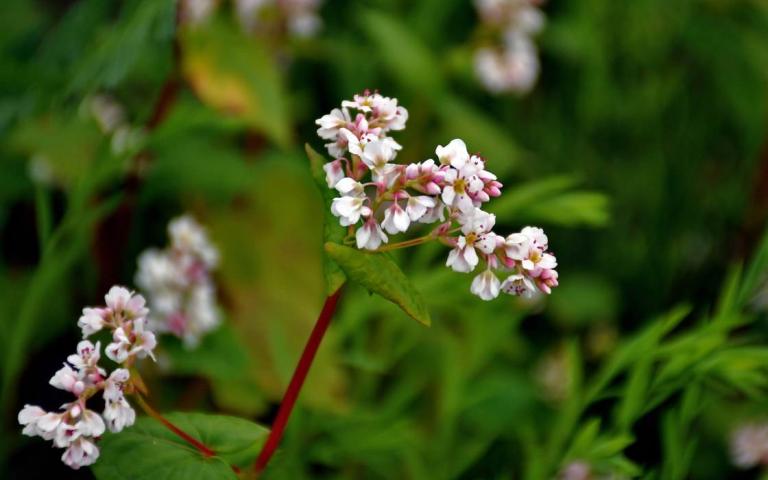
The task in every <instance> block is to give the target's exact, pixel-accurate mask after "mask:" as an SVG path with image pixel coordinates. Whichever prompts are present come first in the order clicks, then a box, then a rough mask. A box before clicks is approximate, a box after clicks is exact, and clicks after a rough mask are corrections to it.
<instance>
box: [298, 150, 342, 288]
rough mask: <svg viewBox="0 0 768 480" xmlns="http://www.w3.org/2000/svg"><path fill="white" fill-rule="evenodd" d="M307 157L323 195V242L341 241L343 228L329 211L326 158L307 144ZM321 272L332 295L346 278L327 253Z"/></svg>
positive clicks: (329, 199)
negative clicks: (324, 167) (325, 168)
mask: <svg viewBox="0 0 768 480" xmlns="http://www.w3.org/2000/svg"><path fill="white" fill-rule="evenodd" d="M304 148H305V150H306V151H307V156H308V157H309V168H310V170H311V171H312V178H313V179H314V180H315V183H316V184H317V186H318V188H319V189H320V192H321V194H322V195H323V205H324V208H323V211H324V212H325V213H324V217H323V239H324V241H325V242H334V243H341V242H342V241H343V240H344V235H345V232H344V228H343V227H342V226H341V225H339V222H338V220H336V217H334V216H333V214H332V213H331V202H332V201H333V197H334V195H333V191H332V190H331V189H330V188H328V184H327V183H326V181H325V171H324V170H323V165H324V164H325V163H326V161H327V160H326V158H325V157H324V156H322V155H320V154H319V153H317V152H316V151H315V150H314V149H313V148H312V147H311V146H310V145H309V144H306V145H305V146H304ZM323 273H324V275H325V284H326V287H325V288H326V292H327V294H328V295H332V294H333V293H334V292H336V290H338V289H339V287H341V286H342V285H343V284H344V282H345V281H346V280H347V276H346V275H344V272H343V271H342V269H341V268H340V267H339V265H338V264H337V263H336V262H334V261H333V260H331V258H330V257H329V256H328V254H324V255H323Z"/></svg>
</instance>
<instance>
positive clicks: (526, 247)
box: [504, 233, 530, 262]
mask: <svg viewBox="0 0 768 480" xmlns="http://www.w3.org/2000/svg"><path fill="white" fill-rule="evenodd" d="M504 250H505V252H506V254H507V256H508V257H509V258H511V259H512V260H515V261H519V262H522V261H523V260H524V259H526V258H528V252H529V251H530V240H529V239H528V236H527V235H524V234H522V233H513V234H511V235H509V236H507V238H506V241H505V245H504Z"/></svg>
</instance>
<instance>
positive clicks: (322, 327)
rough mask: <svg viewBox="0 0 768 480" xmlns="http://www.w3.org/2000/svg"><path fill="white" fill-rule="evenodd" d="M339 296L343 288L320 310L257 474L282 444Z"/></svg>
mask: <svg viewBox="0 0 768 480" xmlns="http://www.w3.org/2000/svg"><path fill="white" fill-rule="evenodd" d="M339 296H341V288H339V289H338V290H336V292H335V293H334V294H333V295H331V296H330V297H328V298H326V299H325V304H324V305H323V310H322V311H321V312H320V316H319V317H318V318H317V322H316V323H315V326H314V328H313V329H312V333H310V335H309V340H307V344H306V345H305V346H304V352H302V354H301V358H299V363H298V365H297V366H296V370H294V372H293V377H291V382H290V383H289V384H288V389H287V390H286V391H285V395H284V396H283V401H282V402H280V408H279V409H278V411H277V416H276V417H275V422H274V424H273V425H272V430H271V431H270V432H269V437H267V441H266V443H264V447H263V448H262V449H261V452H260V453H259V458H257V459H256V463H255V464H254V467H253V468H254V470H255V471H256V474H257V475H258V474H260V473H261V472H262V471H264V469H265V468H266V467H267V464H268V463H269V460H270V459H271V458H272V455H273V454H274V453H275V450H276V449H277V446H278V445H279V444H280V440H281V439H282V438H283V433H284V432H285V426H286V425H287V424H288V419H289V418H290V416H291V412H293V407H294V405H295V404H296V399H297V398H299V393H301V387H302V385H304V380H305V379H306V378H307V373H308V372H309V368H310V367H311V366H312V361H313V360H314V359H315V354H316V353H317V349H318V347H319V346H320V342H321V341H322V340H323V337H324V336H325V332H326V331H327V330H328V325H329V324H330V323H331V318H332V317H333V313H334V311H336V303H338V301H339Z"/></svg>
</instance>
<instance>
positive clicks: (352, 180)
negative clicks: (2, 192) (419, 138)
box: [316, 91, 557, 300]
mask: <svg viewBox="0 0 768 480" xmlns="http://www.w3.org/2000/svg"><path fill="white" fill-rule="evenodd" d="M407 119H408V111H407V110H406V109H405V108H404V107H402V106H399V105H398V104H397V99H394V98H388V97H384V96H382V95H380V94H379V93H371V92H369V91H365V92H363V93H362V94H360V95H355V96H354V99H353V100H345V101H344V102H342V104H341V108H336V109H334V110H333V111H331V113H329V114H327V115H324V116H323V117H322V118H320V119H318V120H317V122H316V123H317V125H319V127H320V128H319V129H318V130H317V133H318V135H319V136H320V137H321V138H323V139H325V140H330V142H329V143H327V144H326V148H327V149H328V153H329V154H330V155H331V156H333V157H334V158H335V159H334V160H333V161H331V162H328V163H327V164H326V165H325V166H324V167H323V168H324V170H325V173H326V182H327V184H328V188H333V189H335V190H336V191H337V192H338V193H339V196H338V197H337V198H335V199H334V200H333V203H332V205H331V207H330V208H331V213H333V215H334V216H336V217H338V219H339V223H340V224H341V225H342V226H344V227H348V236H347V239H346V240H345V242H346V243H350V244H355V245H356V246H357V248H359V249H365V250H370V251H377V252H382V251H387V250H393V249H397V248H405V247H411V246H414V245H419V244H421V243H425V242H427V241H432V240H436V241H439V242H441V243H442V244H444V245H446V246H447V247H449V248H450V252H449V253H448V258H447V260H446V266H448V267H450V268H451V269H452V270H454V271H455V272H459V273H470V272H473V271H476V270H479V272H480V273H479V274H477V275H476V276H475V277H474V279H473V280H472V285H471V287H470V291H471V292H472V293H473V294H475V295H477V296H478V297H480V298H481V299H483V300H492V299H494V298H496V297H497V296H498V295H499V293H500V292H504V293H507V294H510V295H522V296H525V297H530V296H532V295H533V294H534V293H536V292H544V293H547V294H548V293H550V292H551V289H552V287H555V286H557V271H555V267H556V266H557V260H556V259H555V256H554V255H553V254H552V253H551V252H548V240H547V236H546V235H545V234H544V231H543V230H541V229H540V228H536V227H525V228H523V229H522V230H521V231H520V232H518V233H512V234H510V235H508V236H506V237H504V236H502V235H499V234H497V233H495V232H494V231H493V227H494V225H495V223H496V217H495V215H493V214H491V213H487V212H485V211H483V210H482V209H481V207H482V206H483V205H484V204H485V203H486V202H488V201H489V200H490V199H491V198H493V197H498V196H499V195H501V188H502V184H501V183H500V182H499V181H498V180H497V178H496V175H494V174H493V173H491V172H490V171H489V170H487V169H486V161H485V159H483V158H482V157H481V156H480V155H478V154H470V153H469V152H468V151H467V146H466V144H465V143H464V141H463V140H461V139H454V140H451V141H450V142H449V143H448V144H447V145H445V146H442V145H440V146H438V147H437V148H436V150H435V156H436V160H435V159H431V158H430V159H427V160H425V161H423V162H419V163H411V164H408V165H404V164H398V163H395V159H396V157H397V153H398V152H399V151H400V150H401V148H402V147H401V145H400V144H399V143H397V142H396V141H395V140H394V139H393V138H392V137H390V136H389V135H388V134H389V133H390V132H393V131H398V130H402V129H404V128H405V123H406V121H407ZM418 224H430V225H434V227H433V229H432V231H431V232H430V233H428V234H427V235H425V236H423V237H419V238H415V239H410V240H405V241H402V242H398V243H389V242H390V236H391V235H398V234H402V233H406V232H408V231H409V230H410V229H411V228H413V227H414V226H416V225H418ZM499 275H501V276H502V277H503V280H500V279H499Z"/></svg>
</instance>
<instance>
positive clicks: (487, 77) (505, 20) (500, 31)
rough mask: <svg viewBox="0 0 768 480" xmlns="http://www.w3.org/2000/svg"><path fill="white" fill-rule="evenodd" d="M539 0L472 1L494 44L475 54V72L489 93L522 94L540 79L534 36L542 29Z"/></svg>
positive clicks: (542, 21)
mask: <svg viewBox="0 0 768 480" xmlns="http://www.w3.org/2000/svg"><path fill="white" fill-rule="evenodd" d="M539 3H540V1H539V0H475V7H476V8H477V11H478V14H479V16H480V19H481V21H482V23H483V26H484V27H486V28H487V29H489V30H491V31H492V32H493V37H494V38H496V41H495V43H494V44H492V45H490V46H483V47H481V48H479V49H477V51H475V72H476V74H477V76H478V78H479V79H480V81H481V82H482V83H483V85H484V86H485V88H486V89H488V91H490V92H491V93H506V92H515V93H520V94H524V93H527V92H529V91H530V90H531V88H533V85H534V84H535V83H536V79H537V78H538V76H539V56H538V51H537V49H536V44H535V43H534V41H533V36H534V35H536V34H537V33H539V32H540V31H541V29H542V28H543V26H544V14H543V13H541V10H539V9H538V8H537V5H538V4H539Z"/></svg>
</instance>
